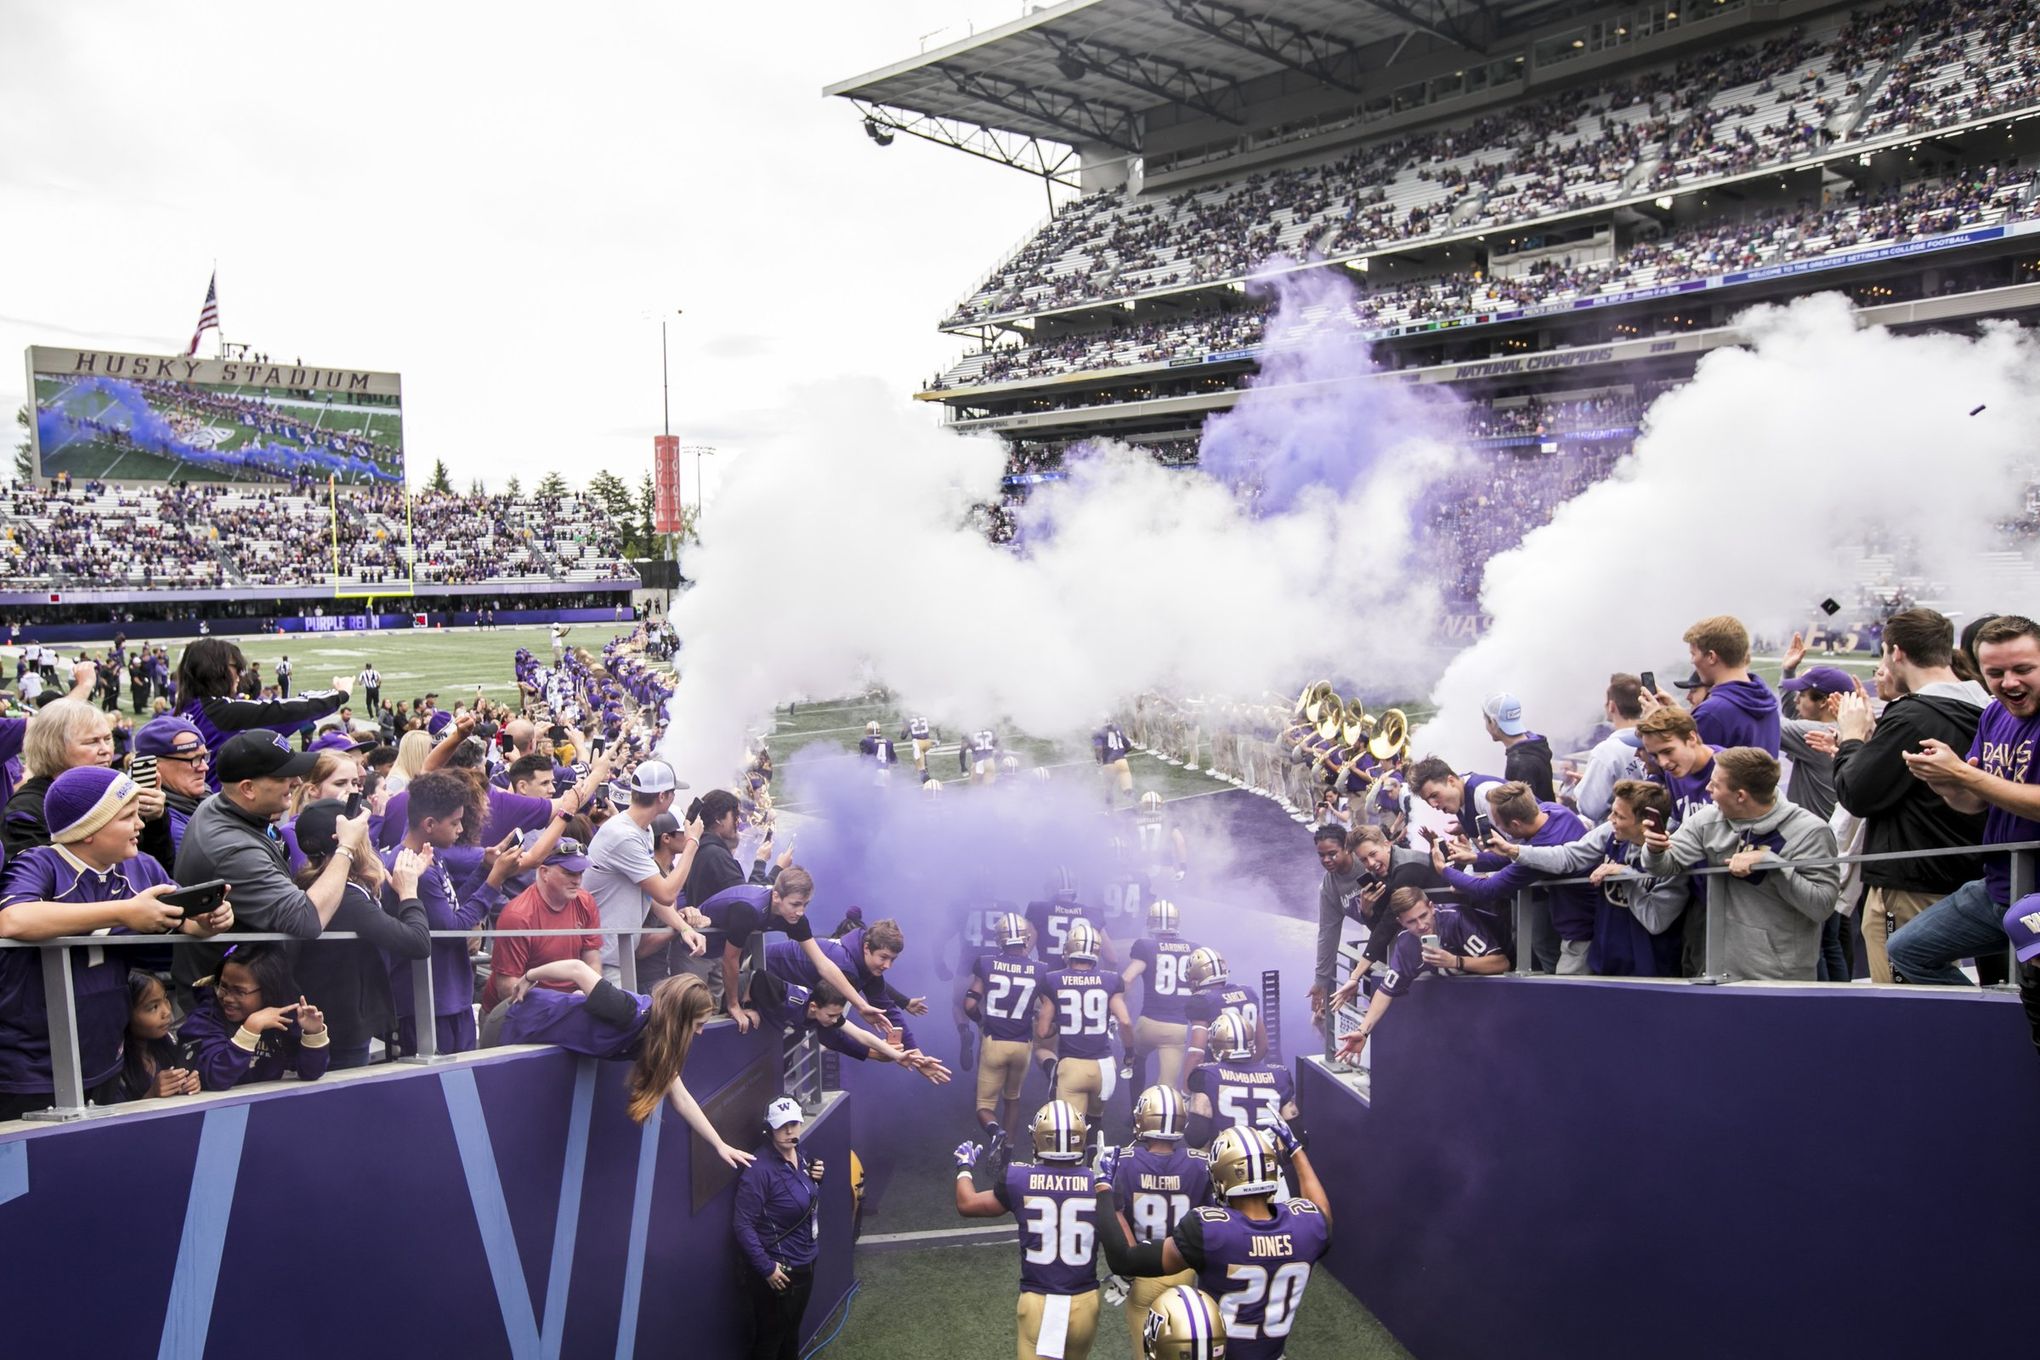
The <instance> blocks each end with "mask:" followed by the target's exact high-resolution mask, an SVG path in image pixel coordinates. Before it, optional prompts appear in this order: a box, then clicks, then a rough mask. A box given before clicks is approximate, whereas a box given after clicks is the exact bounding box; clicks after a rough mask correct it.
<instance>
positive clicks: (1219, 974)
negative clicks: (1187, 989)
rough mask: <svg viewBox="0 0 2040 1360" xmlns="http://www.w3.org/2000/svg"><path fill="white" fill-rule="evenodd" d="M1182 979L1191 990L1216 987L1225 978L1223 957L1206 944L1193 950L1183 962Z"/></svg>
mask: <svg viewBox="0 0 2040 1360" xmlns="http://www.w3.org/2000/svg"><path fill="white" fill-rule="evenodd" d="M1183 977H1184V978H1185V980H1187V981H1188V982H1189V984H1190V986H1191V989H1192V990H1199V989H1202V988H1205V987H1215V986H1217V985H1218V984H1219V983H1221V982H1224V981H1225V978H1226V972H1225V955H1223V954H1221V953H1219V952H1218V951H1217V950H1216V949H1213V948H1212V947H1211V946H1210V945H1208V944H1207V945H1202V946H1200V947H1199V948H1197V949H1193V950H1192V951H1190V957H1189V958H1188V959H1187V960H1185V961H1184V964H1183Z"/></svg>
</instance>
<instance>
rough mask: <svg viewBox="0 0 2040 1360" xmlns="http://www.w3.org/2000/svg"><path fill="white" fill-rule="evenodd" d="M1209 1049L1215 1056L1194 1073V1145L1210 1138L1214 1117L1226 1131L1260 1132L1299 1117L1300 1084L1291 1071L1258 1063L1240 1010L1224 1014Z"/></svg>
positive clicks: (1215, 1023)
mask: <svg viewBox="0 0 2040 1360" xmlns="http://www.w3.org/2000/svg"><path fill="white" fill-rule="evenodd" d="M1210 1044H1211V1054H1210V1056H1209V1057H1208V1058H1207V1059H1206V1060H1205V1062H1204V1065H1203V1066H1202V1067H1199V1068H1198V1069H1197V1070H1196V1071H1195V1072H1192V1073H1191V1074H1190V1141H1191V1142H1193V1143H1201V1142H1203V1141H1204V1140H1205V1139H1207V1138H1209V1137H1210V1136H1211V1126H1212V1120H1213V1118H1214V1116H1215V1117H1216V1118H1217V1121H1218V1123H1219V1125H1220V1126H1221V1127H1224V1126H1228V1125H1233V1124H1245V1125H1247V1126H1249V1127H1250V1128H1256V1129H1270V1128H1273V1127H1275V1125H1276V1123H1277V1122H1278V1121H1280V1120H1284V1119H1294V1118H1296V1079H1295V1078H1294V1077H1293V1076H1291V1075H1290V1073H1289V1069H1288V1068H1286V1067H1277V1066H1274V1065H1271V1064H1269V1063H1264V1062H1255V1061H1254V1055H1253V1053H1252V1051H1251V1050H1250V1048H1249V1040H1248V1039H1247V1026H1246V1022H1245V1021H1244V1020H1243V1019H1241V1017H1240V1014H1239V1012H1238V1011H1220V1012H1219V1014H1218V1019H1216V1020H1214V1021H1212V1022H1211V1039H1210Z"/></svg>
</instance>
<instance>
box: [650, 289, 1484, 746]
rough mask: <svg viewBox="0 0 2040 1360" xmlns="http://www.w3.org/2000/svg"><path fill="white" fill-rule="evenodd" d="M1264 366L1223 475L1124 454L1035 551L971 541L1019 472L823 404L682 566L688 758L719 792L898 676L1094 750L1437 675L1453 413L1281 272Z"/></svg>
mask: <svg viewBox="0 0 2040 1360" xmlns="http://www.w3.org/2000/svg"><path fill="white" fill-rule="evenodd" d="M1281 287H1282V289H1283V290H1284V291H1281V292H1280V293H1279V296H1278V310H1277V314H1276V318H1275V321H1274V323H1273V325H1272V326H1271V328H1270V344H1271V353H1270V356H1269V358H1268V360H1267V367H1266V371H1265V372H1264V374H1263V375H1262V377H1261V378H1260V379H1259V380H1258V381H1257V382H1256V383H1255V385H1254V386H1253V387H1252V388H1251V389H1250V390H1249V391H1247V392H1246V393H1245V394H1244V395H1243V397H1242V398H1241V400H1240V402H1239V404H1238V405H1237V406H1236V407H1235V408H1234V409H1233V410H1232V411H1231V412H1230V413H1228V414H1226V415H1224V416H1221V417H1215V418H1214V419H1213V420H1212V421H1211V423H1210V427H1209V439H1210V443H1209V445H1208V447H1209V448H1211V449H1212V451H1213V452H1212V457H1213V468H1214V469H1215V471H1216V474H1217V475H1213V473H1212V472H1211V471H1181V470H1175V469H1169V468H1164V467H1162V466H1160V465H1159V464H1157V463H1155V462H1154V461H1153V460H1152V459H1151V458H1150V457H1148V456H1147V455H1146V454H1145V453H1142V452H1139V451H1136V450H1129V449H1125V448H1120V447H1116V446H1110V445H1108V446H1104V447H1102V448H1099V449H1096V450H1094V451H1093V452H1092V453H1091V454H1090V455H1089V456H1087V457H1081V458H1077V459H1074V460H1072V462H1071V465H1070V476H1069V478H1068V480H1067V481H1064V482H1060V483H1049V484H1045V485H1042V486H1040V487H1038V488H1037V489H1036V491H1035V494H1034V495H1033V497H1032V498H1031V499H1030V500H1029V502H1028V504H1027V506H1026V507H1025V511H1024V513H1023V516H1022V525H1023V536H1024V539H1025V541H1026V543H1027V548H1026V550H1025V552H1024V553H1022V554H1015V553H1014V552H1012V551H1011V550H1008V549H1004V548H999V547H994V546H991V545H989V544H987V543H986V542H985V540H984V538H983V536H982V535H981V534H980V533H978V532H977V531H976V530H975V529H973V528H971V527H969V525H968V524H967V522H966V511H967V508H968V507H969V506H970V505H971V504H973V503H980V502H992V501H996V500H997V499H998V496H999V479H1000V475H1001V472H1002V470H1003V466H1004V453H1003V449H1002V447H1001V446H1000V445H999V444H998V442H997V441H995V440H993V439H990V438H976V439H972V438H959V437H957V436H955V435H954V434H951V433H948V432H946V431H943V430H941V429H939V428H936V427H934V426H932V425H931V424H929V423H928V422H927V421H926V419H925V417H924V416H921V415H918V414H912V413H908V412H905V411H902V410H901V409H900V404H899V403H897V402H896V401H894V400H892V399H891V398H889V397H888V396H887V395H886V394H885V393H883V392H882V391H881V390H879V389H878V388H877V387H876V386H875V385H866V384H837V385H834V386H828V387H823V388H819V389H812V390H809V391H807V392H804V393H802V394H801V395H800V397H799V399H798V407H799V410H798V413H797V415H796V416H795V418H794V419H792V420H790V421H789V422H788V428H787V430H786V431H785V433H784V434H783V435H781V436H780V437H778V438H777V439H775V440H774V441H773V442H772V443H771V444H770V445H769V446H768V447H766V448H763V449H761V450H760V451H758V452H756V453H754V454H752V455H750V456H747V457H746V458H744V459H743V460H742V461H741V462H740V463H739V464H738V465H737V466H736V467H735V468H734V469H733V470H732V472H731V473H730V476H729V480H728V482H727V483H726V485H725V486H724V488H723V490H722V492H721V493H720V494H719V495H718V497H717V500H716V505H715V510H714V513H713V514H712V515H710V516H708V517H707V519H706V520H705V522H704V529H703V543H702V546H701V547H700V548H699V549H697V550H696V551H695V552H694V553H693V554H692V555H691V556H690V557H689V559H688V561H687V563H686V566H687V571H688V574H689V575H690V576H691V577H693V578H694V579H695V581H696V582H697V583H698V584H697V585H696V586H695V588H694V589H693V590H691V591H690V592H688V593H687V594H685V595H683V596H682V597H681V598H680V600H679V601H678V603H677V604H676V605H675V608H674V611H673V620H674V624H675V626H676V627H677V628H678V630H679V633H680V636H681V638H682V641H683V643H684V651H683V652H682V654H681V658H680V670H681V680H680V684H679V686H678V689H677V693H676V697H675V700H674V706H673V722H672V724H671V727H670V736H669V745H668V754H669V756H670V757H671V758H672V759H673V760H674V761H675V763H676V764H677V765H678V766H679V767H680V769H681V771H682V774H683V777H687V778H690V779H692V780H694V781H695V782H696V783H697V784H699V783H701V782H703V781H707V782H709V783H716V782H720V781H722V780H724V779H726V778H727V776H728V772H729V770H730V769H731V768H732V767H733V766H734V764H735V763H736V761H737V759H738V757H739V755H740V753H741V742H742V733H743V731H744V730H745V729H747V728H752V727H755V726H756V725H757V724H759V723H760V722H762V721H763V720H764V719H765V718H766V717H767V716H768V715H769V714H770V712H771V710H772V708H773V707H774V706H775V705H777V704H781V703H785V702H787V701H789V700H796V699H810V698H824V697H832V696H837V695H841V694H845V693H849V692H853V691H856V690H859V689H861V688H862V687H864V686H865V685H867V684H870V683H873V682H882V683H884V684H886V685H887V686H888V687H890V688H891V689H892V690H893V691H894V692H895V693H897V694H898V695H899V696H900V697H901V701H902V702H903V703H904V704H905V705H907V706H908V707H911V708H913V709H915V710H916V711H921V712H925V713H927V714H928V715H929V716H930V717H932V718H935V719H937V720H938V721H943V722H946V723H947V724H949V725H951V726H952V727H954V726H957V725H969V726H978V725H982V724H985V723H988V722H989V723H997V722H1005V721H1010V722H1013V723H1016V724H1018V726H1019V727H1020V728H1021V729H1023V730H1025V731H1029V732H1032V733H1035V734H1038V735H1043V736H1051V737H1053V736H1057V735H1065V736H1069V735H1075V734H1077V733H1079V732H1081V731H1083V730H1086V729H1088V728H1089V727H1090V726H1091V725H1093V724H1094V723H1095V722H1096V721H1097V719H1098V716H1099V715H1100V714H1101V713H1102V712H1104V711H1106V710H1107V709H1109V708H1110V707H1111V706H1112V704H1113V703H1114V701H1115V700H1117V699H1119V698H1121V697H1122V696H1125V695H1129V694H1133V693H1137V692H1139V691H1141V690H1143V689H1146V688H1149V687H1160V688H1164V689H1167V690H1170V691H1173V692H1177V693H1189V694H1198V693H1209V694H1232V695H1239V696H1259V695H1261V694H1263V693H1265V692H1270V691H1273V692H1277V693H1284V694H1286V693H1289V692H1293V690H1294V689H1295V688H1296V687H1297V686H1299V685H1300V684H1302V683H1304V682H1306V681H1308V680H1310V679H1312V678H1315V677H1317V676H1320V675H1331V676H1333V677H1334V678H1339V677H1343V676H1348V675H1351V676H1357V677H1359V678H1362V679H1364V680H1365V681H1366V682H1368V684H1369V685H1370V686H1372V687H1385V688H1394V687H1395V686H1398V685H1401V686H1409V685H1421V684H1425V683H1428V681H1429V680H1430V678H1431V677H1432V676H1433V675H1435V674H1436V668H1437V660H1436V657H1435V655H1434V654H1433V652H1432V650H1431V648H1432V638H1433V635H1434V625H1435V618H1436V613H1437V608H1438V599H1437V595H1436V588H1435V586H1434V585H1433V584H1431V583H1430V581H1429V580H1428V579H1426V578H1428V577H1429V576H1430V575H1431V573H1429V572H1427V571H1422V570H1418V571H1412V570H1410V569H1409V568H1410V564H1411V562H1412V559H1413V557H1414V555H1415V553H1416V552H1417V551H1418V549H1419V547H1420V543H1419V534H1418V525H1419V524H1420V523H1421V521H1422V519H1423V506H1424V505H1425V502H1426V496H1427V493H1428V492H1429V490H1430V488H1431V487H1432V486H1433V485H1435V483H1436V482H1437V480H1438V478H1439V477H1440V476H1441V475H1442V474H1443V473H1444V472H1446V471H1447V470H1448V469H1449V468H1451V466H1452V465H1453V464H1454V463H1455V462H1456V460H1457V459H1458V458H1459V457H1460V456H1461V455H1460V453H1459V450H1458V448H1457V446H1456V444H1455V442H1454V440H1453V438H1452V437H1451V428H1452V423H1453V422H1452V420H1451V419H1450V417H1449V415H1448V413H1447V412H1445V411H1444V409H1443V408H1442V407H1440V406H1438V405H1435V404H1432V403H1428V402H1426V401H1425V400H1424V399H1423V398H1420V397H1419V396H1417V395H1415V394H1413V393H1411V392H1410V391H1407V390H1405V389H1401V388H1398V387H1395V386H1392V385H1390V384H1384V383H1378V382H1364V381H1356V379H1361V378H1364V377H1365V376H1366V375H1367V374H1368V373H1370V372H1371V371H1372V370H1371V365H1370V361H1369V359H1368V356H1367V353H1366V349H1365V346H1364V345H1363V344H1361V343H1360V342H1359V341H1358V340H1357V339H1356V338H1355V337H1353V336H1352V334H1351V333H1350V330H1342V329H1341V328H1339V327H1336V326H1332V327H1324V326H1321V327H1315V328H1311V329H1309V330H1308V332H1307V333H1305V330H1304V327H1303V325H1302V323H1303V322H1304V321H1306V320H1308V319H1310V318H1313V317H1317V316H1320V315H1323V314H1326V313H1328V312H1334V311H1335V312H1337V313H1339V314H1343V313H1344V308H1345V303H1346V301H1347V299H1348V297H1349V296H1350V289H1349V287H1348V286H1347V285H1346V284H1345V283H1344V282H1343V281H1340V280H1337V279H1305V280H1299V281H1286V282H1284V283H1283V284H1282V285H1281Z"/></svg>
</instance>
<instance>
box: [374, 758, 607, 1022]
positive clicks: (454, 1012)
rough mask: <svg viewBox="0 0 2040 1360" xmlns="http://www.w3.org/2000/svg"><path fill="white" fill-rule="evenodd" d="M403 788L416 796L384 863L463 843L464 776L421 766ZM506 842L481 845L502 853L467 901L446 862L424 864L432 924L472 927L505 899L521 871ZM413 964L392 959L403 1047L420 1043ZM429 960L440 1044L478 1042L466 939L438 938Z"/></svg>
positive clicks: (423, 894)
mask: <svg viewBox="0 0 2040 1360" xmlns="http://www.w3.org/2000/svg"><path fill="white" fill-rule="evenodd" d="M405 791H406V792H407V793H409V794H410V795H411V798H410V802H409V804H408V805H407V806H406V808H405V809H404V815H405V821H406V829H405V831H404V838H403V840H402V841H400V842H399V843H398V844H397V845H396V846H395V847H393V848H391V849H390V850H388V851H385V852H384V854H383V865H384V867H385V868H394V867H395V866H396V862H397V855H398V853H399V852H400V851H402V850H406V849H408V850H410V851H412V852H414V853H417V854H425V853H427V852H431V853H432V854H434V855H437V854H438V853H439V852H441V851H444V850H448V849H451V848H452V847H453V846H455V845H457V844H458V843H459V841H460V838H461V831H462V829H463V827H464V826H465V824H466V817H467V784H466V782H465V781H463V780H462V779H460V778H459V777H458V776H456V775H450V774H438V773H428V774H421V775H419V776H418V777H417V778H415V779H413V780H412V781H411V784H410V787H409V788H408V789H406V790H405ZM502 849H503V847H500V846H499V847H491V848H490V850H487V851H484V855H485V856H487V855H490V854H491V852H492V851H493V852H498V853H494V854H493V858H491V860H490V863H489V867H488V876H487V878H486V879H485V880H484V881H483V883H482V885H481V886H480V887H479V888H477V889H476V890H475V891H474V892H473V893H472V894H471V895H470V896H469V897H468V898H467V900H466V901H462V900H461V898H460V894H459V893H458V892H457V891H456V890H455V888H454V886H453V878H452V876H451V875H450V874H448V873H447V871H446V866H445V865H444V864H443V863H438V862H434V863H430V864H428V865H426V867H425V872H424V873H422V874H420V875H419V876H418V901H419V902H420V903H421V904H422V905H423V906H424V908H425V919H426V922H427V923H428V924H429V925H430V926H431V928H432V929H433V930H472V929H474V928H475V927H476V926H478V925H480V924H481V922H482V919H483V918H484V917H485V916H487V915H488V914H489V913H490V912H491V911H493V910H495V909H497V908H499V907H501V906H502V905H503V883H504V880H506V879H508V878H509V877H510V875H511V874H513V873H515V872H516V871H517V864H518V857H517V856H516V855H514V854H509V853H500V852H501V851H502ZM578 862H579V864H580V867H581V868H582V869H586V868H587V867H588V864H587V861H586V860H585V859H582V860H579V861H578ZM387 895H390V897H391V900H390V906H391V908H392V909H394V908H395V907H396V905H397V903H396V901H395V898H394V890H393V889H391V890H387ZM412 966H413V965H412V963H411V961H410V960H409V959H393V960H391V962H390V999H391V1001H392V1002H393V1003H394V1006H395V1010H396V1013H397V1044H398V1047H399V1050H400V1051H401V1052H403V1053H406V1054H410V1053H415V1052H417V1050H418V1032H417V1023H418V1022H417V1017H416V1016H415V1015H413V1013H412V1011H413V1007H414V1004H415V1003H414V1000H413V993H412V990H411V968H412ZM426 966H427V967H429V968H431V970H432V1007H433V1010H434V1012H435V1014H434V1016H433V1024H434V1028H435V1030H436V1032H437V1036H438V1046H439V1052H441V1053H465V1052H467V1051H468V1050H469V1049H471V1048H474V1047H475V1044H476V1036H475V1011H474V1000H475V970H474V965H473V964H472V963H471V962H470V961H469V956H468V948H467V941H466V940H434V941H433V942H432V958H431V961H430V962H429V963H428V964H427V965H426Z"/></svg>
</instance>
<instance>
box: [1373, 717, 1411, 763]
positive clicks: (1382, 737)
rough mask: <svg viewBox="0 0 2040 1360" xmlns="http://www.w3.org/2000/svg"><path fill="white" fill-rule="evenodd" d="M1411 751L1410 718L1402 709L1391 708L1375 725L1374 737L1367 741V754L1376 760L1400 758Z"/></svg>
mask: <svg viewBox="0 0 2040 1360" xmlns="http://www.w3.org/2000/svg"><path fill="white" fill-rule="evenodd" d="M1409 751H1410V720H1409V718H1408V717H1407V716H1405V715H1404V713H1403V711H1402V710H1401V709H1399V708H1391V709H1390V710H1388V712H1386V713H1384V714H1382V715H1381V721H1380V722H1379V723H1377V724H1376V725H1375V729H1374V737H1373V739H1372V740H1371V741H1369V742H1368V743H1367V754H1369V755H1371V756H1373V757H1374V758H1375V759H1376V760H1400V759H1402V758H1403V757H1404V756H1406V755H1408V754H1409Z"/></svg>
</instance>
